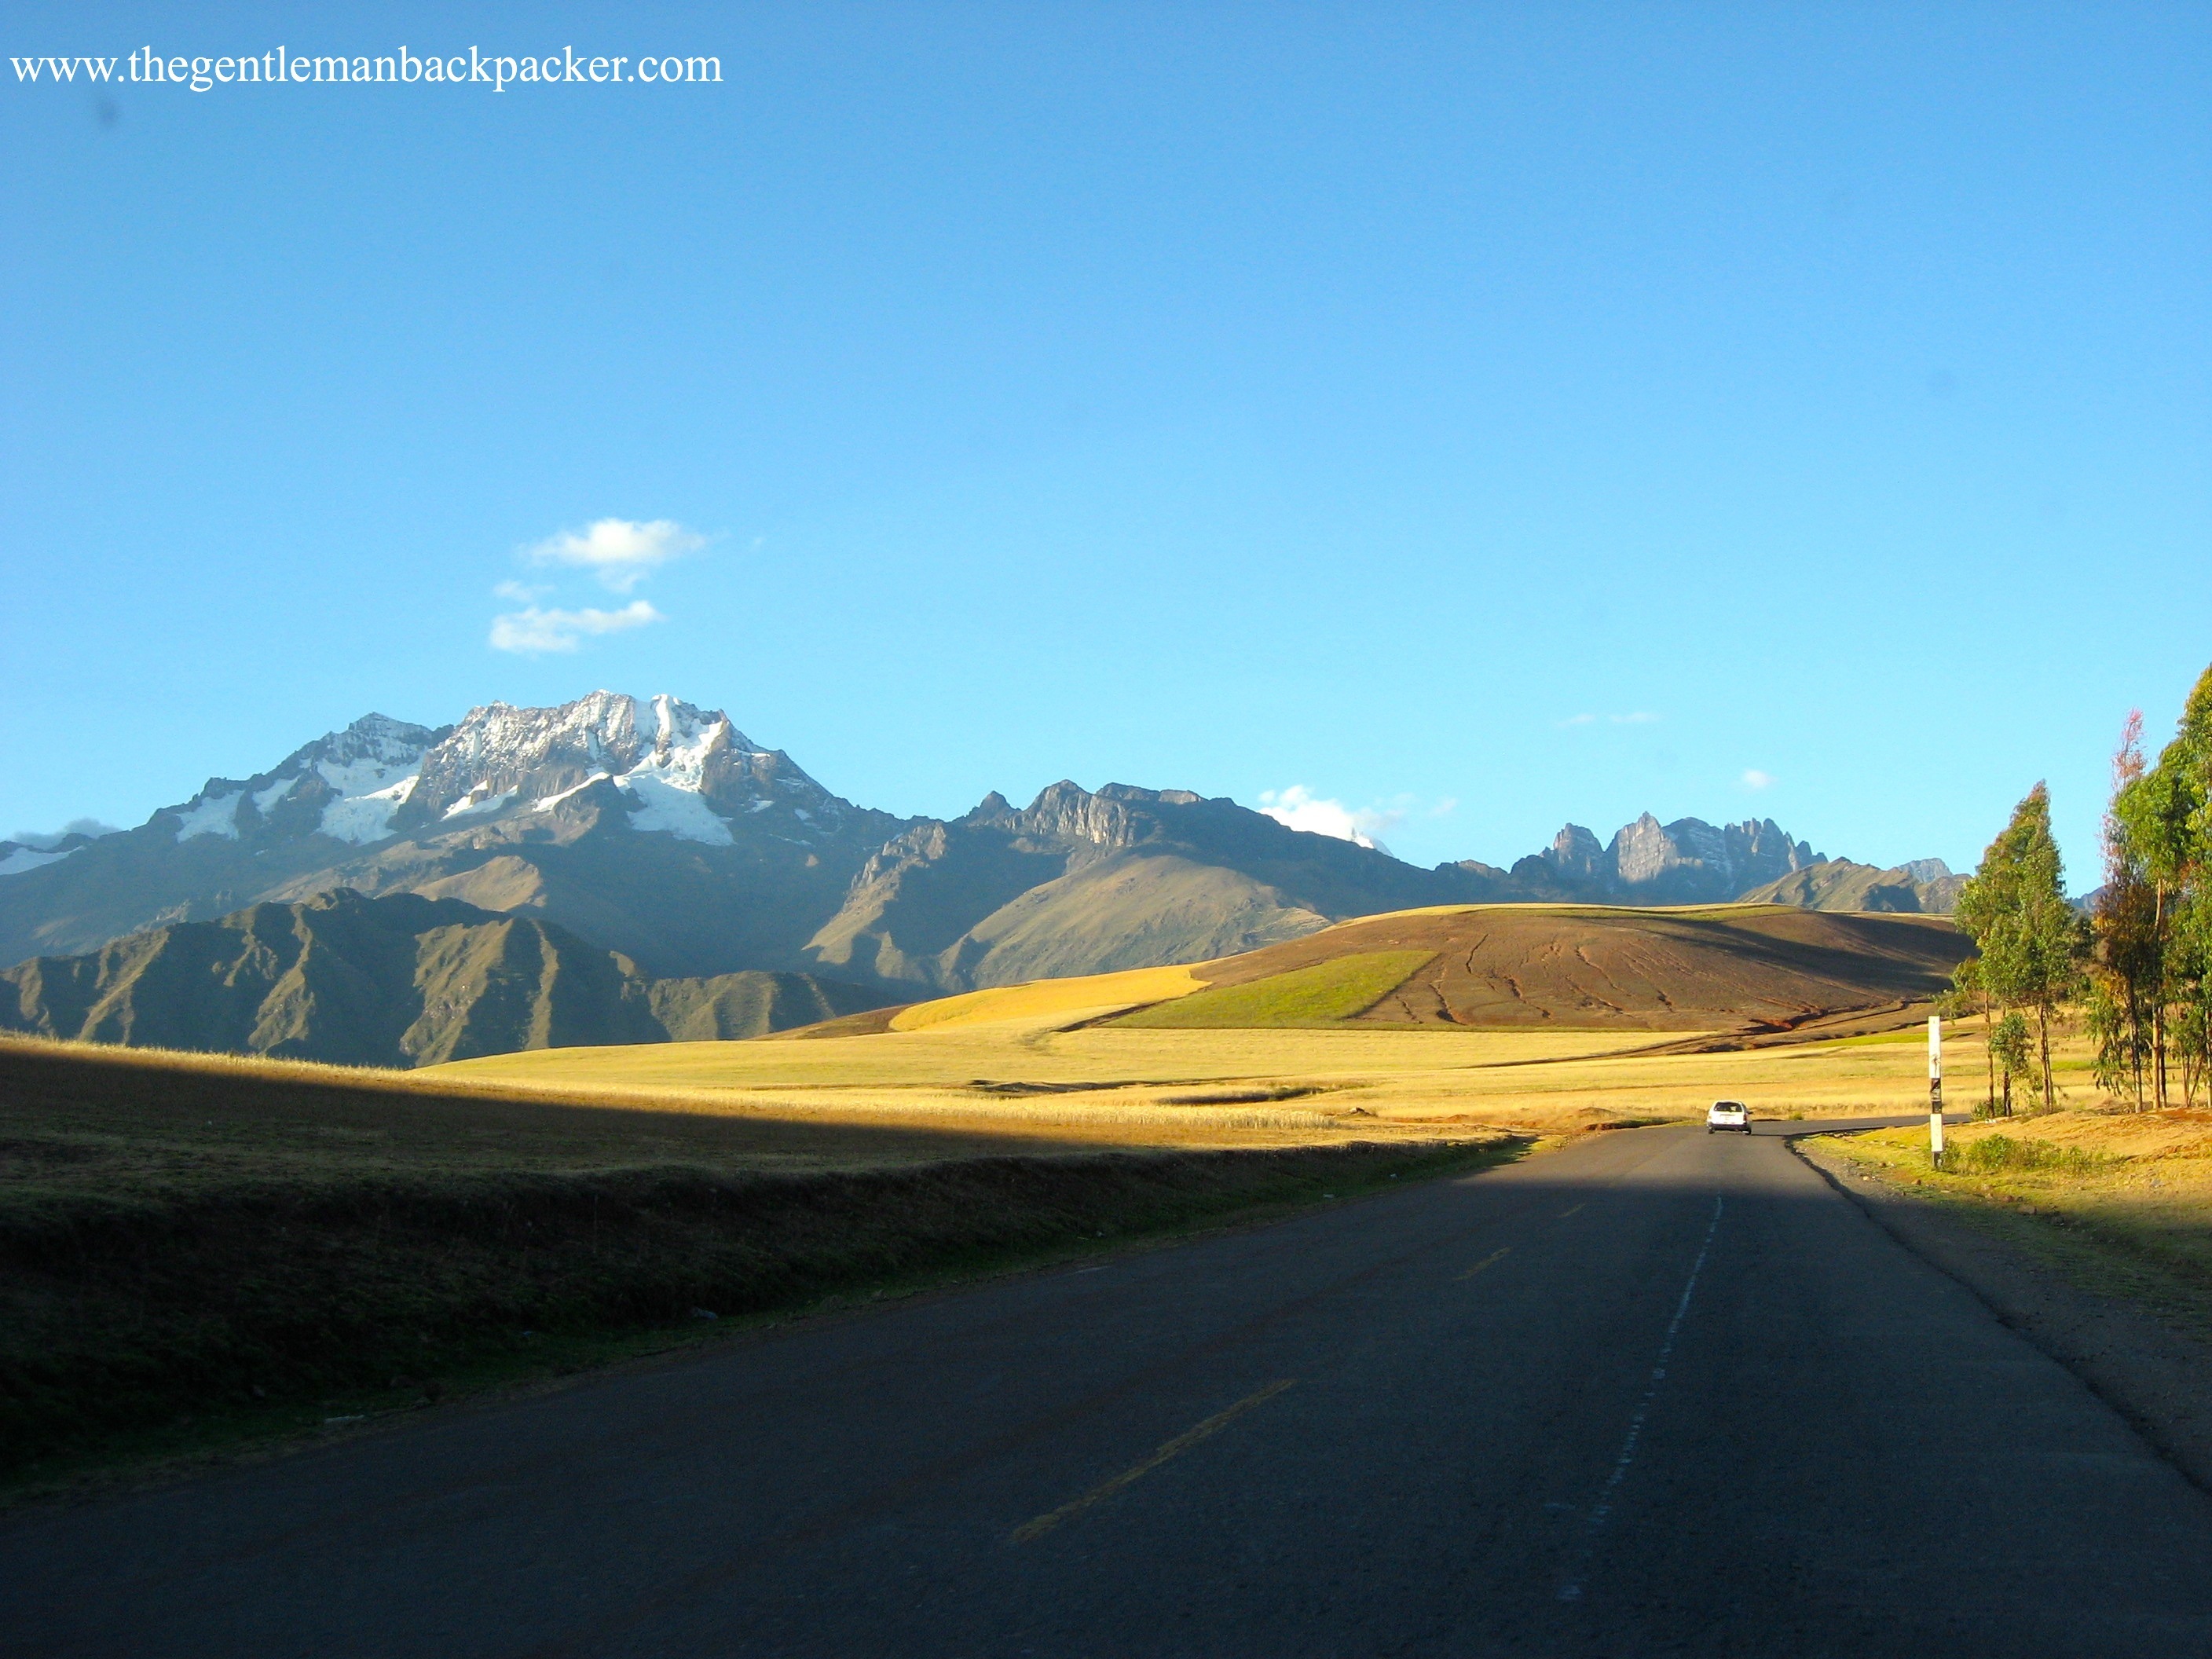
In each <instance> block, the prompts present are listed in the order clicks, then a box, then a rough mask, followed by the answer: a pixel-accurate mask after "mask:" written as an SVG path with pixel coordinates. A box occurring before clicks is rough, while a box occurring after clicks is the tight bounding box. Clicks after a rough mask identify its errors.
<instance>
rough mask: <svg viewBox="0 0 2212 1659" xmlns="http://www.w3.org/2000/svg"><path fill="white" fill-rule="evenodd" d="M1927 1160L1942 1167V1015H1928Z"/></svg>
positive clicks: (1939, 1167) (1938, 1167) (1937, 1166)
mask: <svg viewBox="0 0 2212 1659" xmlns="http://www.w3.org/2000/svg"><path fill="white" fill-rule="evenodd" d="M1928 1161H1929V1163H1930V1164H1934V1165H1935V1166H1936V1168H1937V1169H1939V1170H1940V1169H1942V1167H1943V1017H1942V1015H1941V1014H1930V1015H1929V1016H1928Z"/></svg>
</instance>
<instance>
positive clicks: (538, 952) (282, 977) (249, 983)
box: [0, 888, 886, 1066]
mask: <svg viewBox="0 0 2212 1659" xmlns="http://www.w3.org/2000/svg"><path fill="white" fill-rule="evenodd" d="M885 1000H886V999H885V998H884V997H883V996H881V995H880V994H872V993H870V992H868V991H866V990H863V989H861V988H860V987H858V986H853V985H843V984H839V983H837V982H836V981H823V980H817V979H815V978H813V977H811V976H810V975H805V974H772V973H757V972H755V973H737V974H725V975H718V976H716V977H714V978H711V979H659V980H656V979H650V978H647V976H646V975H643V974H641V972H639V970H638V968H637V965H636V964H635V963H633V962H631V961H629V959H628V958H627V957H623V956H621V955H619V954H618V953H617V952H615V951H603V950H601V949H599V947H598V946H596V945H587V944H586V943H585V942H584V941H583V940H582V939H578V938H577V937H576V936H575V935H574V933H569V932H568V930H567V929H566V928H563V927H556V926H555V925H554V924H552V923H550V922H544V921H536V920H532V919H530V918H527V917H520V916H512V915H497V914H495V913H494V912H492V911H489V910H480V909H478V908H476V907H475V906H474V905H470V904H464V903H462V902H460V901H459V900H458V899H450V898H447V899H432V898H424V897H422V896H420V895H419V894H414V893H394V894H392V895H390V896H386V897H384V898H377V899H370V898H364V897H362V896H361V895H360V894H359V893H357V892H355V891H353V890H351V889H349V888H339V889H337V890H335V891H332V892H328V893H323V894H319V895H318V896H316V897H314V898H312V899H308V900H306V901H304V902H298V903H293V904H277V903H267V902H264V903H260V904H254V905H249V906H248V907H246V908H245V909H242V910H238V911H234V912H233V913H232V914H231V915H227V916H224V917H222V918H221V919H219V920H217V921H185V922H173V923H170V924H169V925H167V927H154V928H149V929H147V930H146V931H145V932H143V933H132V934H131V935H129V936H127V937H125V938H124V939H117V940H115V941H113V942H112V943H110V944H108V945H103V946H102V947H101V948H100V950H98V951H93V952H91V953H89V954H87V955H84V956H78V957H34V958H33V959H32V960H31V961H29V962H23V963H16V964H15V966H14V967H11V968H9V969H4V970H0V1030H15V1031H25V1032H28V1033H31V1034H33V1035H34V1036H49V1037H64V1038H74V1039H76V1040H79V1041H83V1042H117V1043H125V1044H128V1045H130V1046H131V1047H134V1048H194V1049H215V1050H222V1051H227V1052H230V1053H234V1054H273V1055H276V1056H277V1057H278V1058H280V1059H296V1060H326V1061H330V1062H331V1063H333V1064H337V1065H350V1066H433V1065H436V1064H438V1063H439V1062H440V1061H442V1060H467V1059H471V1058H473V1057H475V1056H477V1055H479V1054H508V1053H512V1052H513V1051H514V1050H516V1049H521V1048H572V1047H576V1046H579V1045H584V1044H602V1043H635V1042H671V1041H675V1042H689V1041H702V1040H714V1039H726V1038H732V1037H750V1036H763V1035H764V1034H765V1033H767V1032H769V1031H780V1030H787V1029H788V1028H790V1027H792V1026H795V1025H808V1024H814V1023H816V1022H817V1021H820V1020H824V1019H831V1018H836V1017H837V1016H839V1015H842V1014H850V1013H854V1012H859V1011H860V1010H862V1009H866V1008H872V1007H877V1006H881V1005H882V1003H883V1002H884V1001H885Z"/></svg>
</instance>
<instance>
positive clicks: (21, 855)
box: [0, 841, 78, 876]
mask: <svg viewBox="0 0 2212 1659" xmlns="http://www.w3.org/2000/svg"><path fill="white" fill-rule="evenodd" d="M0 848H5V849H6V850H5V856H0V876H20V875H23V874H26V873H27V872H30V871H33V870H36V869H39V868H40V866H45V865H48V864H58V863H60V862H61V860H64V859H65V858H67V857H68V856H69V855H70V854H71V853H74V852H76V851H77V850H78V849H77V848H74V847H71V848H64V850H63V851H61V852H58V853H54V852H47V851H45V850H43V849H41V848H36V847H24V846H21V845H19V844H18V843H16V842H12V841H11V842H0Z"/></svg>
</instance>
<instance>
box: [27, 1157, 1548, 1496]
mask: <svg viewBox="0 0 2212 1659" xmlns="http://www.w3.org/2000/svg"><path fill="white" fill-rule="evenodd" d="M1526 1145H1527V1142H1526V1141H1525V1140H1522V1139H1512V1138H1509V1137H1504V1136H1499V1137H1497V1138H1495V1139H1489V1140H1486V1141H1481V1142H1472V1141H1470V1142H1462V1143H1456V1144H1449V1143H1447V1144H1439V1143H1433V1142H1432V1143H1428V1144H1426V1145H1423V1146H1405V1145H1402V1144H1401V1145H1395V1146H1389V1145H1366V1144H1357V1145H1352V1146H1308V1147H1291V1148H1283V1149H1270V1150H1263V1151H1234V1152H1127V1153H1108V1154H1092V1155H1086V1156H1079V1157H1060V1158H1020V1157H1005V1158H971V1159H964V1160H959V1161H952V1162H945V1163H939V1164H919V1165H908V1166H905V1167H896V1168H884V1169H863V1170H824V1171H813V1172H805V1173H797V1174H770V1175H750V1176H748V1175H744V1174H732V1173H728V1172H717V1171H713V1170H696V1169H683V1168H662V1169H655V1170H630V1171H620V1170H617V1171H597V1172H558V1171H552V1172H524V1173H501V1174H476V1175H451V1176H384V1177H374V1176H363V1177H360V1178H356V1179H349V1180H343V1181H338V1182H322V1183H318V1184H313V1185H293V1184H288V1183H259V1184H256V1183H251V1182H247V1183H240V1184H238V1185H234V1186H222V1185H218V1186H216V1187H210V1188H194V1189H191V1190H189V1191H185V1192H181V1193H178V1194H173V1195H164V1194H153V1193H146V1194H133V1195H131V1196H130V1197H128V1198H127V1199H125V1200H120V1201H96V1200H90V1199H87V1200H84V1201H82V1202H77V1203H71V1204H66V1205H56V1204H52V1203H51V1202H50V1203H48V1204H46V1205H42V1206H39V1207H38V1209H37V1210H36V1211H35V1212H29V1213H25V1212H17V1213H15V1215H13V1216H9V1217H0V1491H6V1492H10V1493H12V1494H14V1495H15V1496H19V1497H20V1496H22V1495H25V1494H27V1493H30V1492H37V1491H40V1490H51V1489H52V1488H53V1487H55V1486H58V1485H64V1484H66V1483H68V1482H69V1481H70V1480H73V1479H76V1478H82V1476H84V1475H86V1474H88V1473H94V1472H99V1471H101V1470H109V1471H112V1470H114V1469H115V1468H118V1466H133V1465H143V1463H144V1462H147V1461H149V1460H158V1459H162V1458H167V1457H174V1456H177V1455H182V1454H195V1453H205V1452H209V1451H212V1450H216V1449H222V1448H223V1447H227V1446H235V1445H238V1444H240V1443H242V1442H247V1441H253V1440H266V1439H268V1438H270V1437H283V1436H287V1435H296V1434H298V1433H301V1432H303V1431H321V1430H325V1429H327V1428H329V1427H331V1426H333V1425H345V1424H348V1423H350V1422H353V1421H356V1420H362V1419H366V1418H368V1417H369V1416H371V1415H373V1414H375V1413H382V1412H387V1411H391V1410H394V1409H398V1408H400V1407H405V1406H408V1405H412V1404H426V1403H429V1402H431V1401H435V1400H437V1399H439V1398H441V1397H444V1396H447V1395H454V1394H459V1393H462V1392H465V1391H467V1390H469V1389H473V1388H478V1387H483V1386H487V1385H490V1384H494V1383H515V1382H521V1381H527V1380H531V1379H533V1378H542V1377H546V1376H556V1375H559V1374H561V1373H562V1372H564V1371H572V1370H579V1369H582V1368H586V1367H588V1366H592V1365H596V1364H605V1363H607V1362H608V1361H611V1360H616V1359H620V1358H625V1357H628V1356H630V1355H635V1354H637V1353H641V1352H649V1351H652V1350H653V1349H655V1348H665V1347H668V1346H674V1345H676V1344H678V1343H681V1342H683V1341H684V1340H696V1338H697V1337H698V1336H699V1335H700V1334H702V1333H704V1332H706V1331H708V1330H713V1331H717V1332H719V1331H720V1330H721V1329H724V1328H726V1326H725V1324H724V1322H725V1321H726V1320H729V1319H732V1318H736V1319H738V1320H740V1321H742V1320H744V1319H745V1318H748V1317H750V1318H754V1319H757V1318H758V1317H760V1316H770V1315H775V1314H778V1313H783V1312H790V1311H797V1310H805V1309H806V1308H808V1307H810V1306H818V1305H820V1304H822V1303H823V1300H824V1298H827V1297H837V1298H840V1299H843V1300H851V1299H855V1298H858V1299H863V1300H865V1299H867V1298H869V1297H872V1296H874V1295H877V1294H896V1293H899V1292H902V1291H912V1290H915V1289H918V1288H922V1287H925V1286H927V1285H937V1284H943V1283H946V1282H950V1281H953V1280H957V1279H965V1278H970V1277H974V1276H976V1275H979V1274H983V1273H992V1272H996V1271H1003V1270H1006V1269H1009V1268H1015V1267H1024V1266H1034V1265H1039V1264H1042V1263H1047V1262H1050V1261H1056V1260H1061V1259H1065V1258H1067V1257H1069V1256H1073V1255H1083V1254H1087V1253H1091V1252H1095V1251H1097V1250H1100V1249H1109V1248H1112V1247H1113V1246H1115V1245H1116V1244H1119V1243H1126V1242H1128V1241H1132V1240H1137V1239H1141V1238H1147V1237H1163V1236H1170V1235H1173V1234H1175V1233H1177V1232H1182V1231H1191V1230H1194V1229H1197V1228H1202V1227H1206V1226H1209V1225H1221V1224H1223V1223H1225V1222H1230V1221H1244V1220H1255V1219H1261V1218H1266V1217H1267V1216H1269V1215H1272V1214H1276V1213H1281V1212H1285V1211H1287V1210H1291V1209H1294V1208H1297V1207H1298V1206H1304V1205H1308V1204H1311V1203H1315V1202H1317V1201H1320V1200H1323V1199H1324V1198H1344V1197H1349V1196H1352V1195H1353V1194H1358V1193H1360V1192H1363V1191H1371V1190H1374V1189H1376V1188H1382V1187H1383V1186H1385V1185H1388V1184H1389V1183H1391V1182H1395V1181H1403V1180H1406V1179H1413V1178H1419V1177H1421V1176H1436V1175H1442V1174H1446V1173H1449V1172H1453V1171H1459V1170H1468V1169H1473V1168H1479V1167H1483V1166H1486V1165H1488V1164H1495V1163H1498V1162H1500V1161H1503V1160H1504V1159H1506V1158H1510V1157H1513V1156H1516V1155H1517V1154H1518V1152H1520V1151H1521V1150H1522V1149H1524V1148H1525V1146H1526ZM709 1314H711V1315H713V1316H715V1317H714V1319H713V1320H712V1321H709V1320H708V1318H706V1317H705V1316H707V1315H709Z"/></svg>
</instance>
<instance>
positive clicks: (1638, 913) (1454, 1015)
mask: <svg viewBox="0 0 2212 1659" xmlns="http://www.w3.org/2000/svg"><path fill="white" fill-rule="evenodd" d="M1416 950H1425V951H1431V952H1433V954H1432V955H1431V957H1430V959H1429V961H1428V962H1427V963H1425V964H1424V965H1423V966H1421V967H1419V968H1417V969H1414V971H1413V973H1412V974H1411V975H1408V976H1407V978H1406V979H1405V980H1404V981H1402V982H1401V983H1400V985H1399V986H1398V987H1397V989H1395V991H1393V992H1391V993H1390V994H1388V995H1386V996H1384V997H1383V999H1382V1000H1380V1001H1379V1002H1377V1003H1376V1004H1375V1005H1374V1006H1372V1007H1370V1008H1369V1009H1368V1010H1367V1011H1366V1012H1364V1013H1363V1014H1361V1015H1359V1016H1358V1017H1357V1018H1355V1019H1353V1020H1352V1021H1349V1022H1347V1023H1348V1024H1381V1025H1403V1024H1417V1025H1437V1024H1449V1025H1475V1026H1487V1027H1492V1028H1497V1027H1500V1026H1506V1027H1510V1026H1537V1027H1551V1028H1556V1029H1577V1028H1601V1027H1614V1028H1620V1027H1626V1028H1629V1029H1632V1030H1652V1031H1714V1030H1729V1031H1739V1032H1756V1031H1759V1030H1768V1031H1781V1030H1791V1029H1794V1028H1796V1027H1799V1026H1802V1025H1804V1024H1808V1022H1815V1021H1818V1022H1822V1023H1823V1024H1826V1022H1828V1021H1830V1020H1832V1019H1833V1018H1834V1017H1836V1016H1838V1015H1847V1014H1858V1013H1872V1012H1876V1011H1880V1010H1885V1009H1892V1010H1894V1009H1902V1008H1905V1007H1907V1006H1910V1005H1912V1004H1915V1003H1918V1002H1921V1001H1923V1000H1926V999H1928V998H1930V997H1933V996H1935V995H1936V994H1938V993H1940V992H1942V990H1943V989H1944V988H1945V987H1947V986H1948V984H1949V982H1950V978H1951V971H1952V969H1954V968H1955V967H1956V966H1957V965H1958V963H1960V961H1962V960H1964V959H1965V958H1966V957H1967V956H1968V955H1970V954H1971V953H1972V946H1971V945H1969V944H1968V942H1967V940H1966V935H1965V934H1964V933H1960V931H1959V929H1958V928H1957V927H1954V925H1953V924H1952V923H1951V922H1950V921H1948V919H1946V918H1943V917H1940V916H1914V915H1857V914H1851V913H1838V912H1833V911H1821V910H1800V909H1796V908H1792V907H1790V906H1784V905H1758V906H1748V905H1729V906H1718V907H1713V908H1703V909H1682V910H1655V909H1637V910H1621V909H1600V908H1574V907H1568V906H1554V905H1534V904H1515V905H1490V906H1482V907H1479V908H1469V909H1460V910H1437V911H1422V910H1410V911H1400V912H1397V913H1395V914H1393V915H1385V916H1372V917H1368V918H1364V919H1363V920H1360V921H1348V922H1344V923H1340V925H1338V926H1337V927H1331V928H1328V929H1326V930H1325V931H1323V932H1322V933H1313V934H1310V935H1309V936H1307V937H1306V938H1304V939H1292V940H1290V941H1288V942H1286V943H1285V944H1281V945H1269V946H1267V948H1265V949H1263V950H1259V951H1251V952H1249V953H1248V954H1246V955H1244V956H1241V957H1231V958H1229V959H1227V960H1226V961H1223V962H1218V963H1205V964H1203V965H1201V966H1200V967H1198V968H1196V969H1193V970H1192V971H1193V972H1194V974H1195V975H1197V976H1198V977H1199V978H1200V979H1202V980H1205V981H1207V982H1208V983H1209V984H1212V985H1222V986H1226V985H1244V984H1249V983H1251V982H1253V981H1257V980H1262V979H1267V978H1269V977H1271V976H1273V975H1277V974H1283V973H1287V972H1290V971H1291V970H1292V969H1299V968H1305V967H1310V966H1311V965H1313V964H1315V963H1322V962H1327V961H1330V960H1332V959H1334V958H1337V957H1346V956H1351V955H1353V954H1358V953H1365V952H1372V951H1416Z"/></svg>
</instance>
